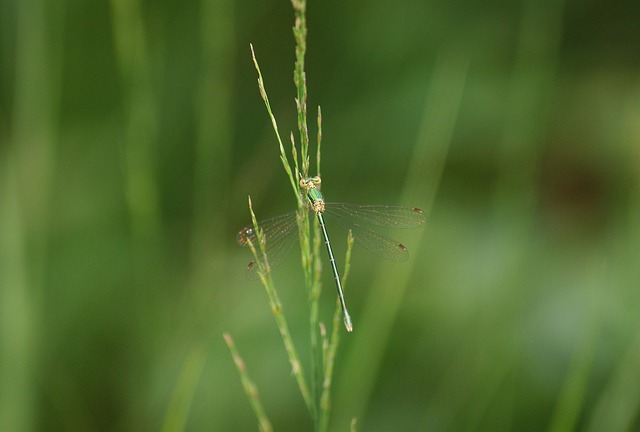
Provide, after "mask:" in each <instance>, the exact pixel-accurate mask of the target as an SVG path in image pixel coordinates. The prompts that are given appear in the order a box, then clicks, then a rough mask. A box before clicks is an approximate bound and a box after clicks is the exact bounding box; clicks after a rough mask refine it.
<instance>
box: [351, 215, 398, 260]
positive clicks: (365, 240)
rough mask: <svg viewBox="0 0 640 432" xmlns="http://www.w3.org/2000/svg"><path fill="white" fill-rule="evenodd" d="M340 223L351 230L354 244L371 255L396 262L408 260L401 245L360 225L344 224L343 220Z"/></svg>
mask: <svg viewBox="0 0 640 432" xmlns="http://www.w3.org/2000/svg"><path fill="white" fill-rule="evenodd" d="M340 222H341V223H342V225H343V226H344V227H345V228H346V229H348V230H351V232H352V233H353V238H354V239H355V243H356V244H359V245H362V247H364V248H365V249H366V250H368V251H369V252H371V253H372V254H374V255H377V256H379V257H380V258H384V259H387V260H390V261H396V262H402V261H407V260H408V259H409V251H408V250H407V248H406V247H405V246H404V245H403V244H402V243H399V242H397V241H395V240H394V239H392V238H389V237H387V236H385V235H382V234H380V233H377V232H375V231H372V230H370V229H369V228H366V227H363V226H362V225H358V224H353V223H345V221H344V220H340Z"/></svg>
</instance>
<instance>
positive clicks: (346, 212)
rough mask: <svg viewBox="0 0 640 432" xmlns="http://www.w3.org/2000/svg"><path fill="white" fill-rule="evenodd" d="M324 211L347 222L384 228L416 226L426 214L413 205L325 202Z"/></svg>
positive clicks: (423, 219) (425, 218)
mask: <svg viewBox="0 0 640 432" xmlns="http://www.w3.org/2000/svg"><path fill="white" fill-rule="evenodd" d="M325 213H327V214H330V215H332V216H334V217H336V218H339V219H341V220H343V221H347V223H348V222H351V223H353V224H359V223H365V224H369V225H375V226H379V227H386V228H416V227H419V226H420V225H422V224H423V223H425V222H426V221H427V215H426V214H425V213H424V212H423V211H422V210H420V209H419V208H415V207H401V206H386V205H360V204H350V203H325Z"/></svg>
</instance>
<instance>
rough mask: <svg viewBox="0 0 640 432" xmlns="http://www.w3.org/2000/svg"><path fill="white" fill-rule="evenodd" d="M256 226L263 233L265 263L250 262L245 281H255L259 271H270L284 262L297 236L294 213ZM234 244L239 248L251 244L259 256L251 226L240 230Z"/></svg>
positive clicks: (260, 260)
mask: <svg viewBox="0 0 640 432" xmlns="http://www.w3.org/2000/svg"><path fill="white" fill-rule="evenodd" d="M258 226H259V227H260V229H262V231H263V233H264V239H265V251H266V254H267V262H265V261H264V260H263V259H259V260H258V262H256V261H251V262H250V263H249V264H248V265H247V269H246V276H247V279H257V278H258V277H259V272H260V271H261V270H263V269H265V270H267V269H268V271H270V270H272V269H273V268H275V267H276V266H278V265H279V264H280V263H282V261H284V259H285V258H286V256H287V255H288V254H289V251H290V250H291V246H293V243H295V240H296V238H297V234H298V224H297V222H296V211H292V212H289V213H287V214H284V215H281V216H276V217H274V218H271V219H266V220H264V221H261V222H258ZM236 242H237V243H238V244H239V245H240V246H248V245H249V242H251V243H252V244H253V245H254V246H255V247H256V249H257V250H258V255H261V252H260V247H259V245H258V236H257V235H256V232H255V230H254V229H253V225H247V226H246V227H244V228H242V229H241V230H240V231H239V232H238V235H237V236H236ZM267 263H268V264H267Z"/></svg>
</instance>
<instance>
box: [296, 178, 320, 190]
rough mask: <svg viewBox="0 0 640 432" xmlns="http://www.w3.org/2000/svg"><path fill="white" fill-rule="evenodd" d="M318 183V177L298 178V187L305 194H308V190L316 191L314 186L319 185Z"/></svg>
mask: <svg viewBox="0 0 640 432" xmlns="http://www.w3.org/2000/svg"><path fill="white" fill-rule="evenodd" d="M320 181H321V180H320V177H318V176H315V177H307V178H304V177H302V176H300V187H301V188H302V189H304V190H305V191H306V192H309V190H310V189H317V188H316V186H317V185H319V184H320Z"/></svg>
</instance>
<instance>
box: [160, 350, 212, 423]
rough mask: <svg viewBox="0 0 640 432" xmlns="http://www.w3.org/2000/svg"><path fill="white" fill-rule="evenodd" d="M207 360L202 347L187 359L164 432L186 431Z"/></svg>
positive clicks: (179, 378) (167, 414)
mask: <svg viewBox="0 0 640 432" xmlns="http://www.w3.org/2000/svg"><path fill="white" fill-rule="evenodd" d="M205 359H206V355H205V351H204V350H203V348H202V347H201V346H198V347H196V348H194V349H193V350H192V351H191V352H190V353H189V355H188V356H187V358H186V359H185V361H184V363H183V365H182V370H181V371H180V375H179V376H178V380H177V382H176V387H175V389H174V391H173V395H172V397H171V402H170V403H169V408H168V409H167V412H166V414H165V419H164V425H163V426H162V432H180V431H183V430H185V425H186V424H187V419H188V417H189V410H190V408H191V402H192V401H193V395H194V394H195V392H196V388H197V386H198V380H199V379H200V374H201V373H202V368H203V367H204V362H205Z"/></svg>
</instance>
